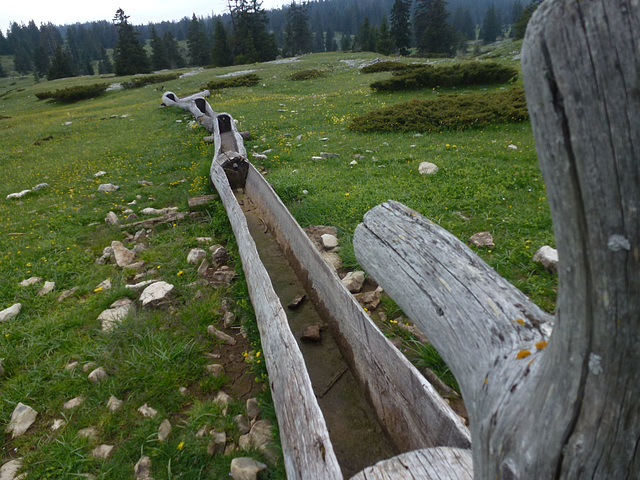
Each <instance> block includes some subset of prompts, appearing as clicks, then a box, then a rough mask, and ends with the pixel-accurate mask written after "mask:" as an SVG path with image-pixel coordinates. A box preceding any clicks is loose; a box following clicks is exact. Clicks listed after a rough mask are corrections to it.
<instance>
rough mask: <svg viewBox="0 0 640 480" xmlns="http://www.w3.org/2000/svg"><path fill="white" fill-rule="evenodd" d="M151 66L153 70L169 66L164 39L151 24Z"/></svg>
mask: <svg viewBox="0 0 640 480" xmlns="http://www.w3.org/2000/svg"><path fill="white" fill-rule="evenodd" d="M149 43H150V45H151V66H152V67H153V69H154V70H164V69H165V68H169V67H170V63H169V57H168V56H167V49H166V47H165V45H164V40H163V39H162V38H161V37H159V36H158V34H157V33H156V28H155V26H151V39H150V42H149Z"/></svg>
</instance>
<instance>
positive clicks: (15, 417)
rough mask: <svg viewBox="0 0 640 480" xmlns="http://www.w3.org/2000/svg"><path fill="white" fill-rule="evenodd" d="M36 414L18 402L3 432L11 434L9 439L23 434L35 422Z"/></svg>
mask: <svg viewBox="0 0 640 480" xmlns="http://www.w3.org/2000/svg"><path fill="white" fill-rule="evenodd" d="M37 416H38V412H36V411H35V410H34V409H33V408H31V407H30V406H28V405H25V404H24V403H22V402H18V404H17V405H16V408H15V409H14V410H13V413H12V414H11V420H10V421H9V425H8V426H7V429H6V430H5V432H7V433H12V432H13V435H12V436H11V438H16V437H19V436H21V435H22V434H24V432H26V431H27V429H28V428H29V427H30V426H31V425H33V422H35V421H36V417H37Z"/></svg>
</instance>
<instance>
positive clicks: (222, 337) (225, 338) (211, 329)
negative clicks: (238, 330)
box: [207, 325, 237, 345]
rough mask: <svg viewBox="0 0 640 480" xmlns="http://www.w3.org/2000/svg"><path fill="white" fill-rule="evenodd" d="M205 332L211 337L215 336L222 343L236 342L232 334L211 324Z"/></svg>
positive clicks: (232, 343) (230, 343) (231, 343)
mask: <svg viewBox="0 0 640 480" xmlns="http://www.w3.org/2000/svg"><path fill="white" fill-rule="evenodd" d="M207 333H208V334H209V335H211V336H212V337H215V338H217V339H218V340H220V341H221V342H222V343H228V344H229V345H235V344H236V343H237V342H236V339H235V338H233V337H232V336H230V335H227V334H226V333H224V332H222V331H220V330H218V329H217V328H216V327H214V326H213V325H209V326H208V327H207Z"/></svg>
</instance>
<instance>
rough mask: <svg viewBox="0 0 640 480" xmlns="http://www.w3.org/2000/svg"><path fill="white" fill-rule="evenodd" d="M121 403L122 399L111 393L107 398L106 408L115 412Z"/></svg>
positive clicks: (120, 406)
mask: <svg viewBox="0 0 640 480" xmlns="http://www.w3.org/2000/svg"><path fill="white" fill-rule="evenodd" d="M123 403H124V402H123V401H122V400H118V399H117V398H116V397H114V396H113V395H111V396H110V397H109V400H107V408H108V409H109V411H110V412H115V411H117V410H120V409H121V408H122V404H123Z"/></svg>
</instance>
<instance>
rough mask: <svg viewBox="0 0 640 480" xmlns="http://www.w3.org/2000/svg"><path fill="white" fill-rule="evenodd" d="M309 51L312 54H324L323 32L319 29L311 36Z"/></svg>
mask: <svg viewBox="0 0 640 480" xmlns="http://www.w3.org/2000/svg"><path fill="white" fill-rule="evenodd" d="M311 51H312V52H313V53H318V52H324V32H323V31H322V29H321V28H319V29H318V30H316V33H314V34H313V48H312V49H311Z"/></svg>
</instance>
